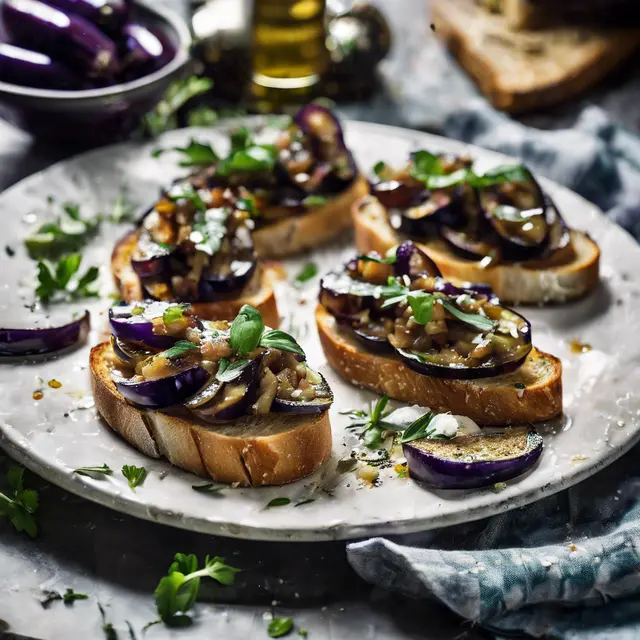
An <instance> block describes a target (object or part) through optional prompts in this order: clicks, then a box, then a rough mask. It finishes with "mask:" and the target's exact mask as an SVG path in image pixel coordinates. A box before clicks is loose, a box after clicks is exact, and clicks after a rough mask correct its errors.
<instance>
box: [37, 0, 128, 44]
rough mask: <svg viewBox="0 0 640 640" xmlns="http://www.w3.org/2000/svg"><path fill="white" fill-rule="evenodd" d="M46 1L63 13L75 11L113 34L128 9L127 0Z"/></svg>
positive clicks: (120, 24)
mask: <svg viewBox="0 0 640 640" xmlns="http://www.w3.org/2000/svg"><path fill="white" fill-rule="evenodd" d="M46 3H47V4H49V5H52V6H54V7H57V8H58V9H61V10H62V11H64V12H65V13H75V14H76V15H78V16H80V17H82V18H84V19H85V20H88V21H89V22H92V23H93V24H95V25H97V26H99V27H100V28H101V29H103V30H104V31H106V32H107V33H110V34H113V35H114V36H116V35H118V34H119V32H120V29H122V27H123V25H124V24H125V23H126V21H127V18H128V17H129V9H130V6H129V5H130V3H129V2H127V0H46Z"/></svg>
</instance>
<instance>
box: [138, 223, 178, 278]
mask: <svg viewBox="0 0 640 640" xmlns="http://www.w3.org/2000/svg"><path fill="white" fill-rule="evenodd" d="M133 233H135V232H133ZM138 252H139V253H141V254H142V255H134V257H132V258H131V268H132V269H133V270H134V271H135V272H136V275H137V276H138V277H139V278H155V277H158V276H161V275H162V274H164V273H166V272H167V271H169V268H170V265H171V255H172V253H173V251H172V250H170V249H165V248H163V247H161V246H160V245H158V244H156V243H155V242H154V241H153V239H152V238H151V235H150V234H149V232H148V231H147V230H146V229H145V228H144V227H143V228H141V229H140V235H139V236H138Z"/></svg>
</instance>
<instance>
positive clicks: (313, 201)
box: [302, 195, 329, 209]
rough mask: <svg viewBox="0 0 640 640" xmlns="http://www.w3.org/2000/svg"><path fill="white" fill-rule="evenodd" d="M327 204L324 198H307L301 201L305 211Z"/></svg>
mask: <svg viewBox="0 0 640 640" xmlns="http://www.w3.org/2000/svg"><path fill="white" fill-rule="evenodd" d="M327 202H329V198H325V197H324V196H313V195H312V196H307V197H306V198H305V199H304V200H303V201H302V206H303V207H306V208H307V209H313V208H314V207H324V205H325V204H327Z"/></svg>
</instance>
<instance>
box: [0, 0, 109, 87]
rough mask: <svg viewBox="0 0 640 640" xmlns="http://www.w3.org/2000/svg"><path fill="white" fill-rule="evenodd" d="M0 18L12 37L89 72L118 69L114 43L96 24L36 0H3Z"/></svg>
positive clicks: (86, 72) (98, 72) (105, 73)
mask: <svg viewBox="0 0 640 640" xmlns="http://www.w3.org/2000/svg"><path fill="white" fill-rule="evenodd" d="M2 20H3V22H4V26H5V28H6V30H7V32H8V33H9V35H10V37H11V39H12V41H14V42H15V43H17V44H18V45H23V46H33V47H35V48H37V49H38V50H41V51H43V52H44V53H47V54H50V55H52V56H61V58H64V60H65V61H66V62H67V64H68V65H69V66H70V67H73V68H76V69H78V70H79V71H82V72H83V73H85V74H87V75H89V76H96V77H98V76H105V77H111V76H114V75H115V74H116V73H117V71H118V69H119V61H118V55H117V51H116V45H115V43H114V42H113V40H111V38H109V37H108V36H107V35H105V34H104V33H102V31H100V29H98V27H96V26H95V25H93V24H91V22H88V21H87V20H85V19H84V18H81V17H80V16H78V15H75V14H67V13H65V12H64V11H61V10H60V9H56V8H55V7H50V6H49V5H47V4H44V2H40V1H39V0H4V2H3V3H2Z"/></svg>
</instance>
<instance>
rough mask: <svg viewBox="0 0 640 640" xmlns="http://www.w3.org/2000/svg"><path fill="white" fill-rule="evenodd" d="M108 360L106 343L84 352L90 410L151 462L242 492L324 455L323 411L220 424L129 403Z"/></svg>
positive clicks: (289, 477) (306, 467)
mask: <svg viewBox="0 0 640 640" xmlns="http://www.w3.org/2000/svg"><path fill="white" fill-rule="evenodd" d="M113 358H114V355H113V351H112V349H111V345H110V344H109V343H107V342H103V343H102V344H99V345H97V346H95V347H93V349H92V350H91V357H90V368H91V386H92V389H93V397H94V399H95V403H96V409H97V410H98V411H99V413H100V415H101V416H102V417H103V418H104V419H105V421H106V422H107V424H108V425H109V426H110V427H111V428H112V429H113V430H114V431H117V432H118V433H119V434H120V435H121V436H122V437H123V438H124V439H125V440H127V442H129V443H130V444H132V445H133V446H134V447H135V448H136V449H138V450H140V451H142V453H144V454H145V455H148V456H150V457H152V458H160V457H164V458H166V459H167V460H168V461H169V462H171V464H174V465H176V466H177V467H181V468H182V469H186V470H187V471H191V472H193V473H197V474H198V475H200V476H209V477H211V478H212V479H213V480H215V481H216V482H224V483H235V482H237V483H239V484H240V485H242V486H256V487H257V486H265V485H281V484H286V483H288V482H294V481H295V480H299V479H300V478H304V477H306V476H308V475H309V474H311V473H313V472H314V471H315V470H316V469H317V468H318V467H320V466H321V465H322V464H323V463H324V462H326V460H327V459H328V458H329V455H330V454H331V425H330V423H329V413H328V412H327V411H325V412H324V413H321V414H314V415H310V414H286V413H269V414H267V415H264V416H245V417H243V418H240V419H238V420H235V421H233V422H229V423H224V424H220V425H213V424H208V423H206V422H202V421H199V420H198V419H197V418H195V417H192V416H190V415H188V414H186V413H184V414H183V413H180V412H178V411H176V410H166V411H165V410H163V411H151V410H145V409H138V408H136V407H134V406H132V405H130V404H129V403H128V402H127V401H126V400H125V399H124V398H123V397H122V396H121V395H120V394H119V393H118V391H117V389H116V387H115V384H114V383H113V380H112V379H111V366H110V363H111V362H112V361H113Z"/></svg>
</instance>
